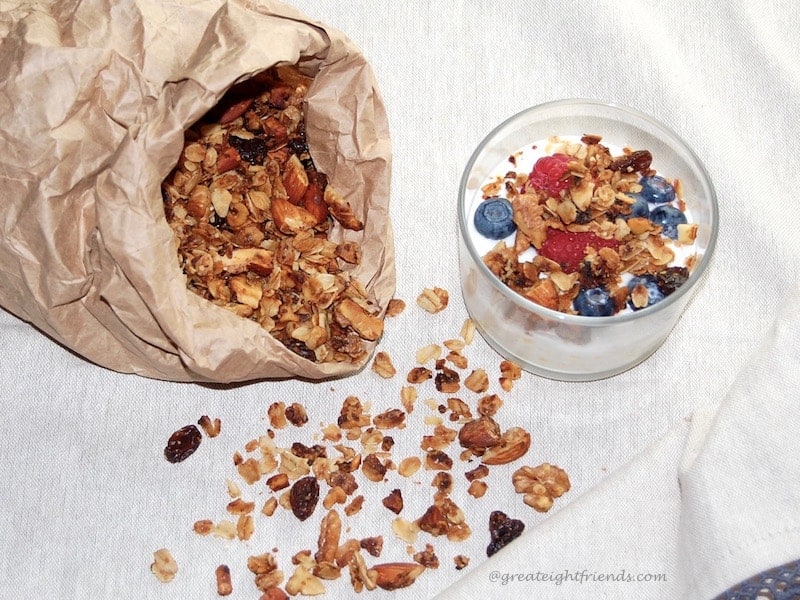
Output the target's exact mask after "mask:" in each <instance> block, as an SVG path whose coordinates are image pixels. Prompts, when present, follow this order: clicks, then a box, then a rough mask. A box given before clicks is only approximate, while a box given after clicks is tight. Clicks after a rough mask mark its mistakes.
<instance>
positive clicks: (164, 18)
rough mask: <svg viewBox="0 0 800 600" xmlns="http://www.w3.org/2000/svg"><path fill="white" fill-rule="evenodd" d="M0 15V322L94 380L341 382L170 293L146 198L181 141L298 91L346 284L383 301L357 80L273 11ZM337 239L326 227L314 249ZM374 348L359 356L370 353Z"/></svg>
mask: <svg viewBox="0 0 800 600" xmlns="http://www.w3.org/2000/svg"><path fill="white" fill-rule="evenodd" d="M54 4H57V7H56V6H54V7H52V8H51V9H49V11H50V12H47V11H45V10H44V9H42V8H25V6H24V5H21V6H18V7H16V8H14V9H12V10H10V11H7V12H5V13H0V82H2V83H0V86H1V87H0V92H2V93H0V305H2V306H3V307H4V308H5V309H7V310H8V311H10V312H12V313H14V314H15V315H17V316H19V317H20V318H21V319H24V320H26V321H29V322H30V323H32V324H33V325H35V326H36V327H38V328H39V329H40V330H41V331H43V332H45V333H46V334H48V335H49V336H51V337H52V338H53V339H55V340H56V341H58V342H60V343H62V344H64V345H65V346H67V347H68V348H70V349H72V350H74V351H75V352H77V353H78V354H80V355H82V356H83V357H85V358H87V359H88V360H90V361H93V362H95V363H97V364H99V365H102V366H105V367H108V368H110V369H113V370H116V371H121V372H131V373H138V374H140V375H144V376H147V377H153V378H159V379H168V380H176V381H205V382H235V381H247V380H253V379H261V378H276V377H290V376H300V377H306V378H311V379H321V378H326V377H333V376H341V375H346V374H349V373H353V372H354V371H356V370H358V369H359V368H361V367H363V362H362V363H361V364H350V363H324V364H317V363H314V362H311V361H308V360H306V359H304V358H301V357H300V356H298V355H296V354H294V353H293V352H291V351H289V350H288V349H287V348H286V347H284V346H283V345H282V344H281V343H279V342H277V341H276V340H275V339H273V338H272V337H271V336H270V335H269V333H268V332H267V331H266V330H264V329H263V328H262V327H261V326H260V325H258V324H257V323H255V322H252V321H249V320H246V319H243V318H241V317H238V316H236V315H234V314H233V313H231V312H229V311H227V310H225V309H222V308H219V307H216V306H213V305H212V304H211V303H209V302H207V301H206V300H203V299H202V298H200V297H198V296H196V295H194V294H193V293H191V292H189V291H187V289H186V284H185V279H184V277H183V274H182V273H181V271H180V267H179V264H178V262H177V259H176V255H175V251H174V246H173V244H172V231H171V230H170V228H169V226H168V225H167V222H166V219H165V217H164V209H163V204H162V199H161V192H160V184H161V182H162V180H163V179H164V178H165V177H166V176H167V174H168V173H169V172H170V170H171V169H172V167H173V166H174V165H175V163H176V161H177V159H178V156H179V154H180V152H181V150H182V146H183V133H184V130H185V129H186V128H187V127H188V126H189V125H191V124H192V123H194V122H195V121H196V120H197V119H198V118H199V117H201V116H202V115H203V114H205V113H206V112H207V111H208V109H209V108H211V107H212V106H214V104H216V102H217V101H218V100H219V99H220V98H221V97H222V95H223V94H224V92H225V91H226V90H227V89H228V88H230V87H231V86H232V85H233V84H235V83H238V82H240V81H243V80H246V79H248V78H250V77H252V76H253V75H255V74H256V73H259V72H261V71H263V70H265V69H266V68H268V67H270V66H273V65H276V64H295V63H299V64H300V65H301V69H302V71H303V72H304V73H306V74H308V75H312V76H315V80H314V83H313V84H312V86H311V88H310V90H309V94H308V97H307V100H308V108H307V114H306V121H307V136H308V143H309V147H310V150H311V153H312V156H313V158H314V161H315V163H316V165H317V167H318V168H319V170H320V171H322V172H324V173H326V174H327V175H328V177H329V180H330V181H331V183H332V184H333V185H334V186H335V187H336V188H337V190H338V191H339V192H340V193H342V195H344V196H345V197H346V199H347V200H348V201H349V202H350V203H351V205H352V206H353V208H354V210H355V212H356V214H358V215H359V217H360V218H361V219H362V220H363V221H364V223H365V228H364V230H363V231H362V232H359V233H358V234H354V233H353V232H347V235H348V239H352V240H355V241H359V242H360V243H361V244H362V249H363V261H362V263H361V264H360V265H359V266H358V267H357V268H356V269H355V270H354V272H353V273H354V276H355V277H357V278H358V279H359V280H360V281H361V282H362V283H363V284H364V286H365V287H366V289H367V290H368V291H369V292H370V293H371V294H372V295H374V298H375V301H376V303H377V305H378V306H379V307H381V309H382V310H385V308H386V306H387V304H388V301H389V300H390V299H391V297H392V294H393V293H394V285H395V272H394V248H393V242H392V233H391V227H390V222H389V210H388V202H389V177H390V144H389V134H388V125H387V122H386V116H385V112H384V106H383V103H382V100H381V98H380V95H379V93H378V91H377V89H376V86H375V81H374V77H373V74H372V71H371V69H370V67H369V65H368V64H367V63H366V61H365V59H364V57H363V56H362V54H361V53H360V52H359V50H358V49H357V48H355V47H354V46H353V44H352V43H351V42H350V41H349V40H348V39H347V38H346V37H345V36H344V35H343V34H342V33H340V32H338V31H336V30H334V29H332V28H329V27H326V26H324V25H321V24H319V23H313V22H310V21H309V20H308V19H307V18H306V17H304V16H303V15H302V14H300V13H299V12H297V11H296V10H294V9H292V8H290V7H288V6H286V5H283V4H281V3H278V2H270V1H262V2H258V3H256V2H241V1H236V0H231V1H230V2H219V3H217V4H216V5H212V4H213V3H211V2H204V3H190V2H148V1H146V0H138V1H137V0H124V1H122V2H114V3H111V4H109V3H106V2H102V1H99V0H98V1H97V2H94V1H92V0H88V1H78V0H75V1H73V2H59V3H54ZM344 235H345V233H344V232H343V231H342V230H341V228H339V227H338V226H334V228H333V230H332V232H331V236H332V238H333V239H334V240H336V241H339V240H341V239H343V236H344ZM373 347H374V343H373V344H372V345H371V346H370V347H369V349H370V350H372V349H373Z"/></svg>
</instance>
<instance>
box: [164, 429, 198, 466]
mask: <svg viewBox="0 0 800 600" xmlns="http://www.w3.org/2000/svg"><path fill="white" fill-rule="evenodd" d="M202 439H203V436H202V435H201V434H200V430H199V429H198V428H197V427H196V426H195V425H187V426H186V427H181V428H180V429H178V431H176V432H175V433H173V434H172V435H171V436H169V440H167V447H166V448H164V456H165V457H166V459H167V460H168V461H169V462H171V463H179V462H181V461H184V460H186V459H187V458H189V457H190V456H191V455H192V454H194V451H195V450H197V448H198V447H199V446H200V442H201V441H202Z"/></svg>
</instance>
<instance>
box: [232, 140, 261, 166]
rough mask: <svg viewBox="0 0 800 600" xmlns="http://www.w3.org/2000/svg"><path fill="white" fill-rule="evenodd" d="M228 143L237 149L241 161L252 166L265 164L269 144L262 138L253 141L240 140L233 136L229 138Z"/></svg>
mask: <svg viewBox="0 0 800 600" xmlns="http://www.w3.org/2000/svg"><path fill="white" fill-rule="evenodd" d="M228 143H229V144H230V145H231V146H233V147H234V148H236V151H237V152H238V153H239V156H240V157H241V159H242V160H243V161H245V162H248V163H250V164H251V165H261V164H264V159H265V158H266V157H267V150H268V148H267V142H266V141H265V140H264V139H263V138H260V137H254V138H251V139H245V138H240V137H237V136H235V135H232V136H230V137H229V138H228Z"/></svg>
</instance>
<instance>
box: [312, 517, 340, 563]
mask: <svg viewBox="0 0 800 600" xmlns="http://www.w3.org/2000/svg"><path fill="white" fill-rule="evenodd" d="M341 534H342V520H341V518H340V517H339V513H337V512H336V511H335V510H329V511H328V512H327V513H326V514H325V516H324V517H323V519H322V522H321V523H320V527H319V539H318V540H317V548H318V549H317V552H316V554H315V555H314V558H315V560H316V561H317V563H318V564H319V563H333V562H334V561H335V560H336V552H337V550H338V549H339V538H340V536H341Z"/></svg>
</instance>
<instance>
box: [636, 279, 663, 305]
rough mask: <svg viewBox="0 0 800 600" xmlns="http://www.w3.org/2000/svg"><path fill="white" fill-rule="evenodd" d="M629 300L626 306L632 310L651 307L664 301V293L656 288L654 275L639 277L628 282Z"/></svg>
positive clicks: (656, 283)
mask: <svg viewBox="0 0 800 600" xmlns="http://www.w3.org/2000/svg"><path fill="white" fill-rule="evenodd" d="M628 292H629V294H630V299H629V300H628V305H629V306H630V307H631V308H632V309H633V310H639V309H642V308H646V307H648V306H652V305H653V304H655V303H656V302H660V301H661V300H663V299H664V292H662V291H661V288H660V287H658V280H657V279H656V277H655V275H639V276H638V277H634V278H632V279H631V280H630V281H629V282H628Z"/></svg>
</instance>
